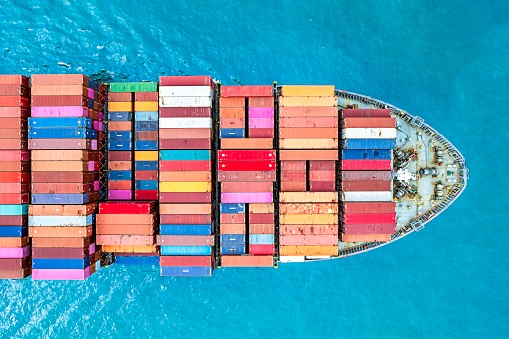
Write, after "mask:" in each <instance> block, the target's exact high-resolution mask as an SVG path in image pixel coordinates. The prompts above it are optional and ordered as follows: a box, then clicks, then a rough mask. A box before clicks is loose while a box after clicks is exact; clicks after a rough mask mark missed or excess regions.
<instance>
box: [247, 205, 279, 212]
mask: <svg viewBox="0 0 509 339" xmlns="http://www.w3.org/2000/svg"><path fill="white" fill-rule="evenodd" d="M249 213H254V214H257V213H274V204H249Z"/></svg>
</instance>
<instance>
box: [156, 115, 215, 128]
mask: <svg viewBox="0 0 509 339" xmlns="http://www.w3.org/2000/svg"><path fill="white" fill-rule="evenodd" d="M159 128H208V129H211V128H212V119H211V118H160V119H159Z"/></svg>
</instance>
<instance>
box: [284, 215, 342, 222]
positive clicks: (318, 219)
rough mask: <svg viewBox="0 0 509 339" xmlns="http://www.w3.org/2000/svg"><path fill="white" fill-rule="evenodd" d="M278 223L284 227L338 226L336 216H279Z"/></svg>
mask: <svg viewBox="0 0 509 339" xmlns="http://www.w3.org/2000/svg"><path fill="white" fill-rule="evenodd" d="M279 223H280V224H282V225H283V224H284V225H338V224H339V217H338V215H337V214H281V215H279Z"/></svg>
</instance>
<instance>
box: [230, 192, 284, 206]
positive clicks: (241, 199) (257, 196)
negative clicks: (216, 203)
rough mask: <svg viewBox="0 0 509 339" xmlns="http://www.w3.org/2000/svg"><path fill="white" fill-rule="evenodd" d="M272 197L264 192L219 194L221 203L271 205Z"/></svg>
mask: <svg viewBox="0 0 509 339" xmlns="http://www.w3.org/2000/svg"><path fill="white" fill-rule="evenodd" d="M273 200H274V199H273V195H272V192H271V193H266V192H257V193H221V203H223V204H229V203H247V204H249V203H271V202H273Z"/></svg>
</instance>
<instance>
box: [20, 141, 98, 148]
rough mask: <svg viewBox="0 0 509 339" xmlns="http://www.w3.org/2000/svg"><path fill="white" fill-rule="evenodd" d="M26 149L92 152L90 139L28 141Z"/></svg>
mask: <svg viewBox="0 0 509 339" xmlns="http://www.w3.org/2000/svg"><path fill="white" fill-rule="evenodd" d="M28 149H30V150H33V149H67V150H73V149H86V150H92V139H29V140H28Z"/></svg>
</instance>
